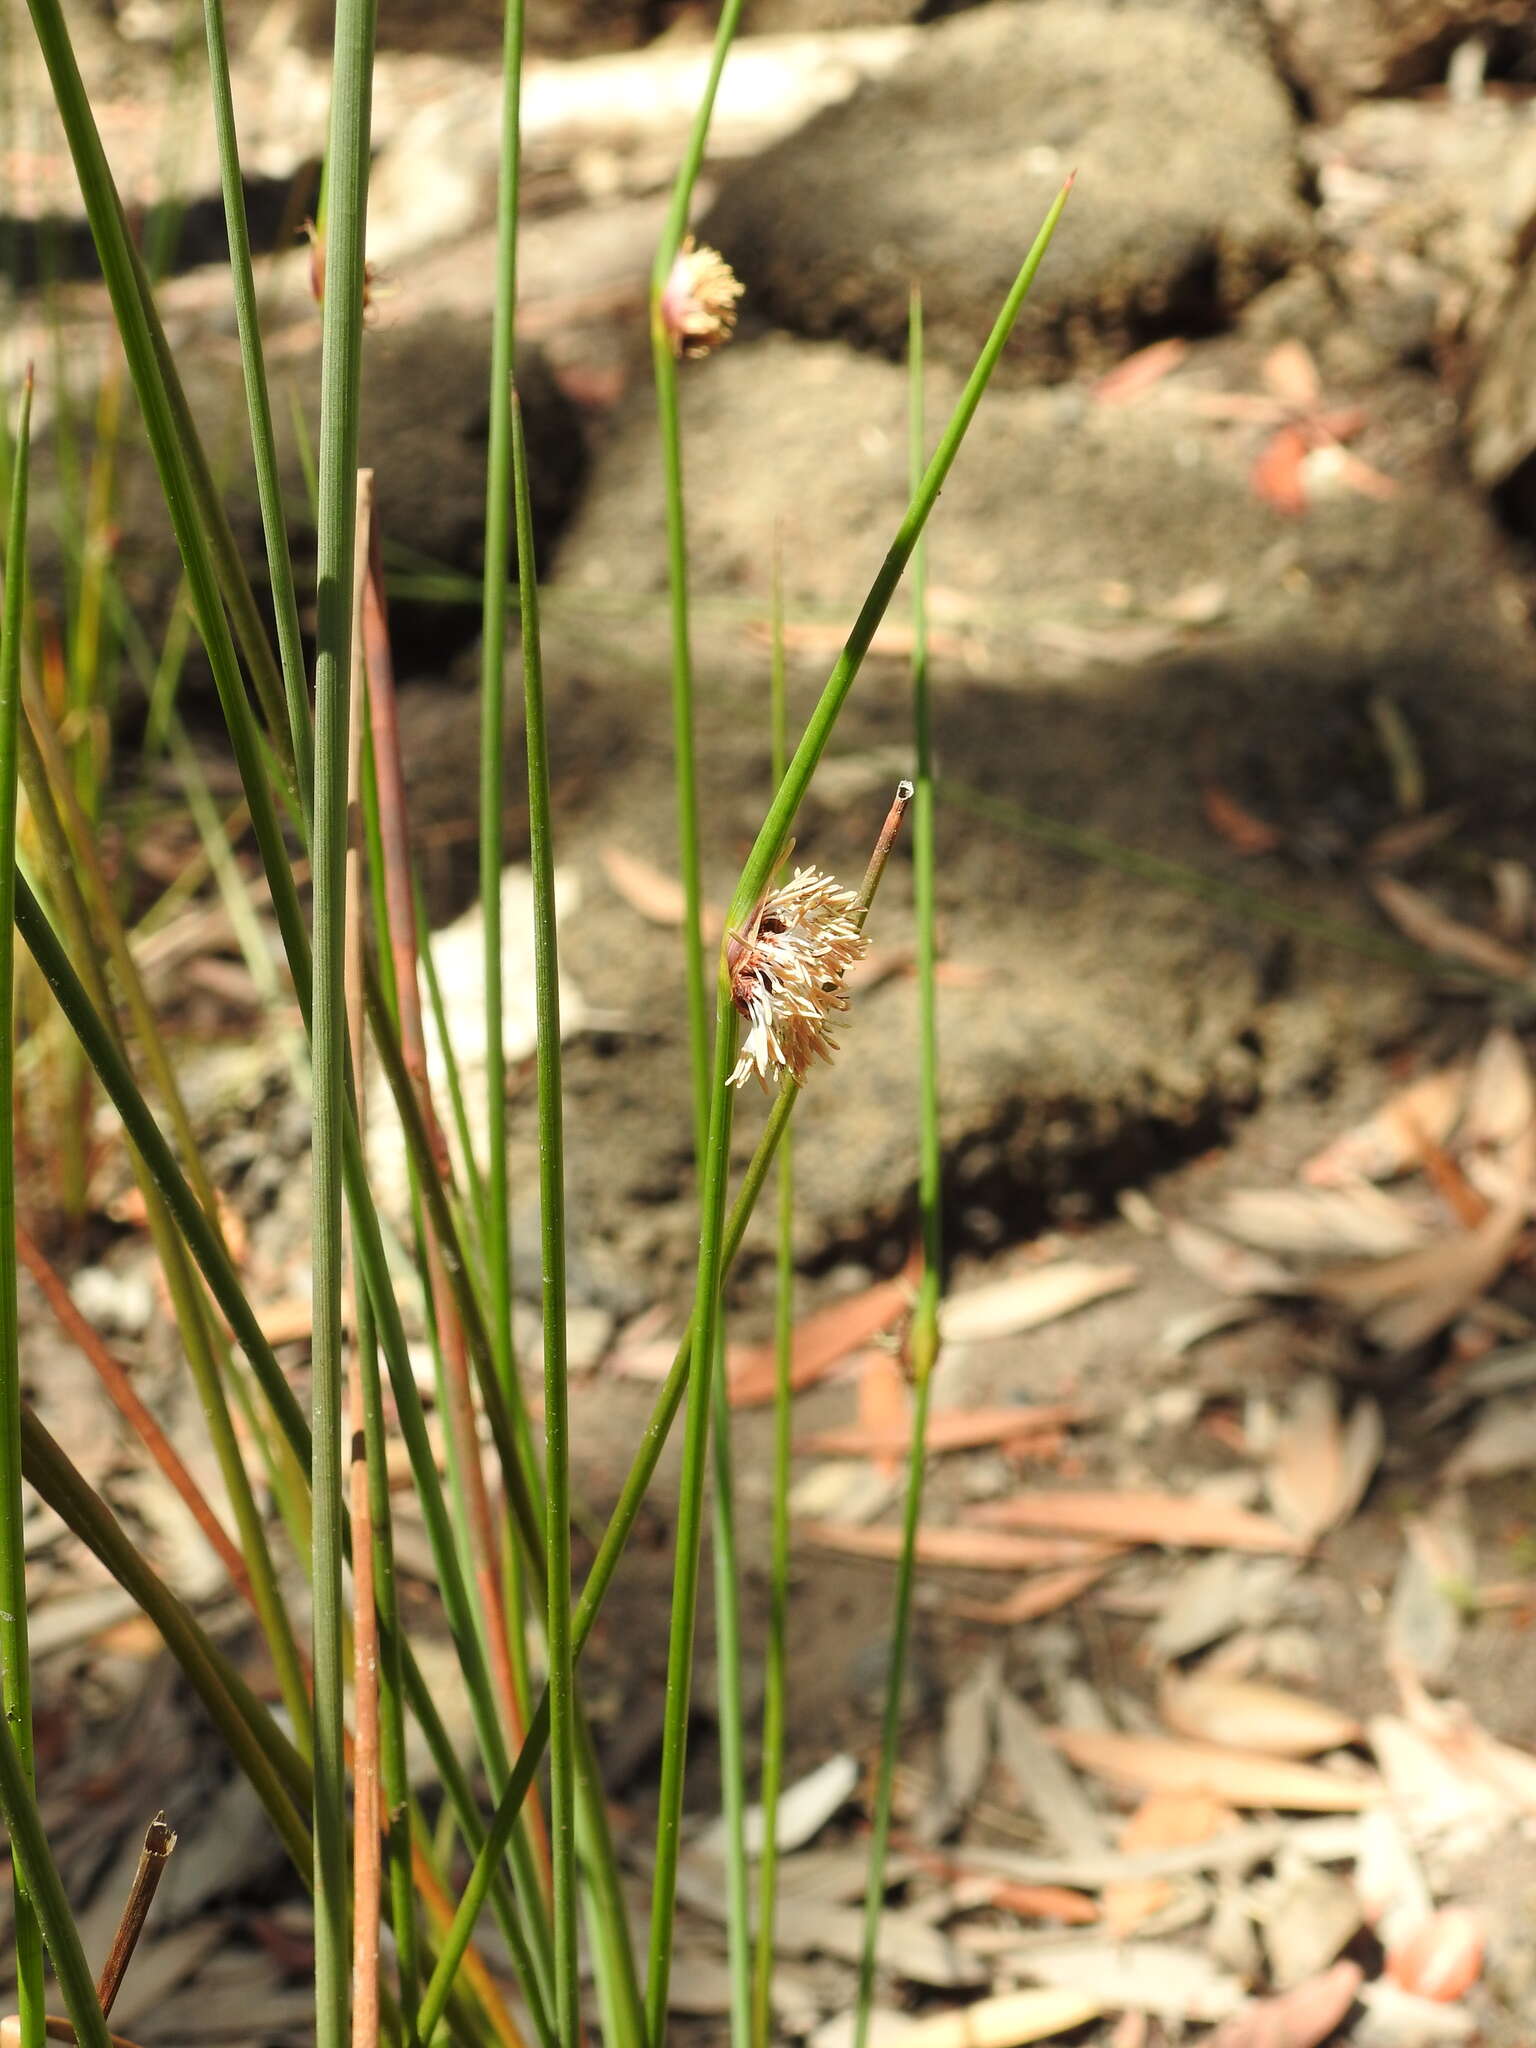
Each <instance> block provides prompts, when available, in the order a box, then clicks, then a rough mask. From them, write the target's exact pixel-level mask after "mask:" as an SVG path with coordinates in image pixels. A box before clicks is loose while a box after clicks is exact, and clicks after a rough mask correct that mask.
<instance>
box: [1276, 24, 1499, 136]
mask: <svg viewBox="0 0 1536 2048" xmlns="http://www.w3.org/2000/svg"><path fill="white" fill-rule="evenodd" d="M1263 7H1264V12H1265V14H1266V15H1267V16H1268V18H1269V22H1270V25H1271V29H1272V31H1273V36H1274V47H1275V54H1276V56H1277V58H1278V60H1279V62H1280V64H1281V66H1282V67H1283V69H1284V70H1285V72H1286V74H1287V75H1288V76H1289V77H1290V78H1291V79H1292V80H1293V81H1294V82H1295V84H1296V85H1297V86H1299V87H1300V88H1301V90H1302V91H1303V92H1304V93H1306V94H1307V96H1308V98H1309V99H1310V100H1311V102H1312V104H1313V106H1314V108H1315V109H1316V110H1317V111H1318V112H1319V113H1321V114H1322V115H1324V117H1325V118H1327V117H1331V116H1333V115H1335V114H1337V113H1339V112H1341V111H1342V109H1343V108H1344V107H1345V106H1346V105H1347V104H1348V103H1349V101H1350V100H1352V99H1357V98H1359V97H1360V96H1361V95H1362V94H1367V93H1401V92H1408V91H1411V90H1412V89H1413V88H1414V87H1415V86H1422V85H1430V84H1434V83H1436V82H1438V81H1439V80H1441V79H1443V78H1444V77H1445V76H1446V70H1447V66H1448V64H1449V61H1450V58H1451V55H1452V53H1453V52H1454V51H1455V50H1456V49H1457V48H1458V46H1459V45H1461V44H1464V43H1466V42H1468V41H1472V40H1475V41H1476V42H1478V43H1480V44H1481V45H1482V46H1483V50H1484V51H1485V52H1486V58H1487V60H1491V62H1492V64H1493V65H1494V66H1495V68H1497V69H1498V70H1500V71H1501V72H1502V71H1508V70H1512V69H1519V70H1521V71H1522V72H1523V74H1524V75H1525V76H1527V77H1528V76H1529V75H1530V73H1529V66H1530V64H1531V62H1532V60H1533V59H1536V23H1533V22H1532V19H1531V13H1530V9H1529V8H1527V7H1525V6H1523V5H1521V4H1520V0H1263ZM1479 69H1481V66H1479Z"/></svg>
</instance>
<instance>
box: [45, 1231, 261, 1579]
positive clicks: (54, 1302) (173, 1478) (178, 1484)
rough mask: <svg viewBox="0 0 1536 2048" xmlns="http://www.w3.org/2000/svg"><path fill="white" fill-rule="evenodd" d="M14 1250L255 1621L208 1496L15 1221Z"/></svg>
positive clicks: (244, 1575) (242, 1573)
mask: <svg viewBox="0 0 1536 2048" xmlns="http://www.w3.org/2000/svg"><path fill="white" fill-rule="evenodd" d="M16 1249H17V1251H18V1253H19V1254H20V1256H21V1262H22V1264H23V1265H24V1266H25V1267H26V1269H27V1271H28V1272H29V1273H30V1274H31V1275H32V1278H33V1279H34V1280H35V1281H36V1282H37V1285H38V1287H39V1289H40V1290H41V1292H42V1295H43V1298H44V1300H45V1301H46V1302H47V1303H48V1306H49V1308H50V1309H52V1311H53V1314H54V1318H55V1320H56V1321H57V1323H58V1325H59V1328H60V1329H61V1330H62V1331H63V1332H64V1334H65V1336H66V1337H68V1338H69V1339H70V1341H71V1342H72V1343H73V1344H75V1345H77V1346H78V1348H79V1349H80V1350H81V1351H82V1352H83V1353H84V1355H85V1358H86V1360H87V1362H88V1363H89V1364H90V1366H91V1368H92V1370H93V1371H94V1372H95V1374H96V1377H97V1378H98V1379H99V1380H100V1381H101V1384H102V1386H103V1387H104V1388H105V1390H106V1393H107V1397H108V1399H109V1400H110V1401H111V1403H112V1405H113V1407H114V1408H116V1410H117V1412H118V1414H119V1415H121V1416H122V1418H123V1420H124V1421H125V1422H126V1423H127V1424H128V1427H129V1428H130V1429H131V1430H132V1431H133V1432H134V1434H135V1435H136V1436H137V1437H138V1439H139V1441H140V1442H141V1443H142V1444H143V1446H144V1448H145V1450H146V1451H148V1453H149V1455H150V1457H151V1458H152V1459H153V1460H154V1462H155V1464H156V1465H157V1466H158V1467H159V1469H160V1471H161V1472H162V1473H163V1474H164V1476H165V1477H166V1479H168V1480H169V1481H170V1483H171V1485H172V1486H173V1487H175V1489H176V1491H177V1493H178V1494H179V1495H180V1496H181V1499H182V1501H183V1502H184V1503H185V1505H186V1508H187V1512H188V1513H189V1514H190V1515H191V1516H192V1519H193V1520H194V1521H195V1522H196V1523H197V1526H198V1527H199V1529H201V1530H202V1532H203V1534H204V1535H205V1536H206V1537H207V1539H208V1541H209V1543H210V1544H211V1545H212V1547H213V1549H214V1551H215V1553H216V1554H217V1556H218V1558H219V1561H220V1563H221V1564H222V1565H223V1566H224V1569H225V1570H226V1571H227V1572H228V1573H229V1576H230V1578H231V1580H232V1581H233V1582H234V1586H235V1590H236V1591H237V1592H238V1593H239V1595H240V1597H241V1599H243V1600H244V1601H245V1603H246V1605H247V1606H248V1607H250V1609H251V1610H252V1612H253V1613H254V1614H255V1615H256V1616H257V1619H258V1620H259V1619H260V1609H259V1608H258V1607H257V1605H256V1596H255V1594H254V1592H253V1591H252V1588H251V1580H250V1574H249V1573H248V1572H247V1571H246V1568H245V1559H244V1558H243V1557H242V1556H241V1554H240V1552H239V1550H238V1549H237V1547H236V1546H235V1544H234V1542H233V1541H232V1540H231V1538H230V1536H229V1535H228V1533H227V1531H226V1530H225V1528H224V1525H223V1523H222V1522H220V1520H219V1518H218V1516H217V1515H216V1514H215V1513H214V1511H213V1509H212V1508H211V1507H210V1506H209V1505H208V1500H207V1496H206V1495H205V1494H204V1493H203V1491H202V1489H201V1487H199V1485H198V1483H197V1481H196V1480H195V1479H194V1478H193V1477H192V1474H191V1473H190V1472H189V1471H188V1470H187V1468H186V1466H185V1465H184V1464H183V1463H182V1461H181V1458H180V1457H179V1456H178V1454H177V1452H176V1449H175V1446H174V1445H173V1444H172V1443H171V1440H170V1438H169V1437H168V1436H167V1435H166V1433H165V1431H164V1430H163V1429H162V1428H161V1427H160V1425H159V1423H158V1422H156V1420H155V1418H154V1416H153V1415H151V1414H150V1412H149V1410H148V1408H146V1407H145V1405H144V1403H143V1401H141V1400H140V1398H139V1396H138V1393H137V1392H136V1390H135V1388H134V1385H133V1382H132V1380H131V1379H130V1378H129V1377H128V1374H127V1372H126V1370H125V1369H124V1367H123V1365H122V1364H121V1362H120V1361H119V1360H118V1359H116V1358H114V1357H113V1355H112V1353H111V1352H110V1351H109V1350H108V1349H107V1347H106V1345H105V1344H104V1343H103V1342H102V1339H101V1337H100V1335H99V1333H98V1332H97V1331H96V1330H95V1329H94V1328H93V1327H92V1325H91V1324H90V1323H88V1322H87V1321H86V1319H85V1317H84V1316H83V1315H82V1314H81V1313H80V1311H79V1309H78V1308H76V1306H75V1304H74V1302H73V1300H72V1299H71V1298H70V1293H69V1289H68V1288H67V1287H66V1286H65V1284H64V1282H63V1280H62V1279H61V1278H60V1276H59V1274H58V1273H57V1272H55V1270H54V1268H53V1266H52V1265H51V1264H50V1263H49V1261H48V1259H47V1257H46V1255H45V1254H44V1253H43V1251H42V1250H41V1249H40V1248H39V1246H38V1245H37V1243H36V1242H35V1241H34V1239H33V1238H32V1236H31V1235H30V1233H29V1232H28V1231H27V1230H26V1229H25V1228H24V1226H23V1225H21V1224H19V1223H18V1224H17V1226H16Z"/></svg>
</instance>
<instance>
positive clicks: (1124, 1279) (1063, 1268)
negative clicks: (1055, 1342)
mask: <svg viewBox="0 0 1536 2048" xmlns="http://www.w3.org/2000/svg"><path fill="white" fill-rule="evenodd" d="M1140 1278H1141V1275H1140V1273H1139V1271H1138V1270H1137V1268H1136V1267H1135V1266H1092V1265H1089V1264H1088V1263H1087V1261H1086V1260H1083V1259H1063V1260H1061V1261H1060V1262H1059V1263H1058V1264H1056V1265H1053V1266H1036V1267H1033V1268H1032V1269H1031V1270H1030V1271H1029V1272H1027V1273H1015V1274H1013V1275H1012V1276H1011V1277H1010V1278H1009V1279H1006V1280H994V1281H993V1282H992V1283H991V1284H990V1285H989V1286H986V1287H976V1288H973V1289H972V1290H971V1291H970V1293H968V1294H956V1295H952V1296H951V1297H950V1298H949V1300H947V1301H946V1302H945V1303H944V1305H943V1307H942V1308H941V1309H940V1311H939V1327H940V1330H941V1332H942V1334H943V1337H944V1341H945V1343H946V1344H962V1343H966V1342H969V1341H972V1340H979V1339H982V1338H987V1337H1012V1336H1015V1335H1017V1334H1018V1333H1019V1332H1020V1331H1023V1330H1037V1329H1039V1328H1040V1326H1041V1324H1042V1323H1053V1322H1055V1320H1056V1318H1057V1317H1058V1316H1065V1315H1070V1314H1071V1313H1072V1312H1073V1310H1074V1309H1079V1308H1086V1307H1087V1306H1088V1304H1089V1303H1090V1302H1094V1301H1102V1300H1103V1299H1104V1297H1105V1295H1107V1294H1121V1293H1123V1292H1124V1291H1125V1289H1126V1288H1127V1287H1134V1286H1135V1285H1136V1282H1137V1281H1138V1280H1139V1279H1140Z"/></svg>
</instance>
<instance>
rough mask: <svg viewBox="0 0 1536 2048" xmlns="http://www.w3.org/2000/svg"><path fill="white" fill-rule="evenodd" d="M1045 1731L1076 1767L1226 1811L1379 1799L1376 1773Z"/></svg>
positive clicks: (1213, 1747) (1350, 1809)
mask: <svg viewBox="0 0 1536 2048" xmlns="http://www.w3.org/2000/svg"><path fill="white" fill-rule="evenodd" d="M1048 1733H1049V1735H1050V1739H1051V1741H1052V1742H1054V1743H1055V1744H1056V1746H1057V1748H1058V1749H1060V1750H1061V1752H1062V1753H1063V1755H1065V1756H1068V1757H1070V1758H1071V1760H1072V1762H1073V1763H1075V1764H1076V1765H1078V1767H1079V1768H1080V1769H1081V1770H1085V1771H1092V1772H1093V1774H1094V1775H1095V1776H1096V1777H1100V1778H1107V1779H1109V1780H1110V1782H1111V1783H1113V1784H1117V1785H1128V1786H1129V1787H1130V1788H1131V1789H1132V1790H1133V1791H1137V1792H1158V1791H1165V1792H1204V1793H1208V1794H1209V1795H1210V1796H1211V1797H1212V1798H1213V1799H1222V1800H1225V1801H1226V1802H1227V1804H1228V1805H1230V1806H1273V1807H1277V1808H1279V1809H1281V1810H1282V1811H1292V1812H1297V1813H1355V1812H1359V1811H1360V1810H1362V1809H1363V1808H1365V1807H1368V1806H1372V1805H1374V1804H1375V1802H1376V1800H1377V1799H1379V1798H1380V1796H1381V1780H1380V1779H1379V1778H1377V1777H1375V1776H1370V1775H1366V1774H1363V1773H1360V1774H1356V1775H1355V1776H1353V1777H1345V1776H1343V1775H1342V1774H1340V1773H1335V1772H1333V1771H1325V1770H1322V1769H1320V1768H1319V1767H1318V1766H1317V1765H1315V1764H1301V1763H1290V1762H1287V1761H1283V1760H1281V1759H1278V1758H1276V1757H1271V1756H1259V1755H1257V1754H1256V1753H1254V1752H1252V1751H1248V1750H1241V1749H1225V1748H1222V1747H1219V1746H1218V1745H1217V1744H1215V1743H1211V1742H1176V1741H1174V1740H1172V1739H1171V1738H1170V1737H1168V1736H1163V1735H1121V1734H1118V1733H1115V1732H1112V1731H1109V1732H1106V1731H1104V1730H1101V1729H1088V1728H1054V1729H1051V1730H1049V1731H1048Z"/></svg>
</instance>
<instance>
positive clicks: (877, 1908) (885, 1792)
mask: <svg viewBox="0 0 1536 2048" xmlns="http://www.w3.org/2000/svg"><path fill="white" fill-rule="evenodd" d="M908 372H909V380H910V405H909V445H908V454H909V462H910V473H911V477H912V484H913V488H914V489H916V487H917V483H918V480H919V479H920V478H921V476H922V473H923V461H924V452H923V440H924V434H923V313H922V301H921V299H920V298H919V297H918V295H917V293H916V292H914V293H913V295H912V314H911V327H910V352H909V359H908ZM926 558H927V550H926V548H925V547H924V545H923V543H922V542H921V541H919V543H918V545H917V546H916V548H915V549H914V550H913V553H912V725H913V741H914V753H915V755H916V768H917V773H916V776H915V778H914V780H915V783H916V789H915V794H914V804H913V820H912V833H913V838H912V865H913V877H914V880H913V889H914V894H915V898H916V910H917V988H918V997H917V1000H918V1020H919V1022H918V1152H919V1164H918V1188H917V1200H918V1212H919V1216H920V1219H921V1227H922V1241H923V1270H922V1278H921V1280H920V1281H919V1283H918V1293H917V1302H916V1306H915V1308H914V1310H913V1316H912V1334H911V1340H910V1350H909V1356H910V1360H911V1369H912V1378H913V1384H914V1389H915V1391H914V1398H913V1412H912V1448H911V1452H910V1456H909V1460H908V1470H907V1498H906V1510H905V1513H904V1515H903V1518H902V1543H901V1551H900V1555H899V1557H898V1561H897V1572H896V1613H895V1620H894V1622H893V1625H892V1629H891V1653H890V1665H889V1668H888V1670H887V1672H886V1686H885V1712H884V1717H883V1722H882V1727H881V1743H880V1763H879V1767H878V1769H877V1771H876V1774H875V1808H874V1822H873V1826H872V1828H871V1831H870V1844H869V1879H868V1883H867V1885H866V1888H865V1894H864V1943H863V1948H862V1950H861V1952H860V1956H859V1992H858V1998H857V2001H856V2004H855V2018H854V2044H855V2048H865V2043H866V2041H867V2040H868V2037H869V2019H870V2008H871V2003H872V2000H873V1996H874V1985H875V1959H876V1955H877V1953H878V1948H879V1940H880V1919H881V1914H882V1912H883V1910H884V1905H885V1867H886V1851H887V1848H888V1845H889V1842H890V1834H891V1800H892V1793H893V1790H894V1787H895V1783H896V1757H897V1751H898V1749H899V1746H900V1741H901V1705H902V1695H903V1693H904V1691H905V1686H906V1671H907V1638H908V1635H909V1632H910V1629H911V1622H912V1587H913V1582H914V1577H915V1571H914V1566H915V1561H916V1546H917V1528H918V1521H919V1518H920V1516H921V1512H922V1500H923V1471H924V1460H925V1457H926V1452H927V1439H928V1409H929V1396H930V1392H931V1388H932V1383H933V1369H934V1366H935V1365H936V1364H937V1362H938V1355H939V1283H940V1261H941V1258H942V1255H943V1245H942V1239H941V1221H942V1218H941V1200H942V1156H941V1152H940V1145H939V1079H938V1006H937V989H936V982H935V978H934V970H935V964H936V948H935V935H934V920H935V907H934V864H933V860H934V853H933V733H932V721H931V716H930V707H929V698H928V604H927V589H928V582H927V559H926Z"/></svg>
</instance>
